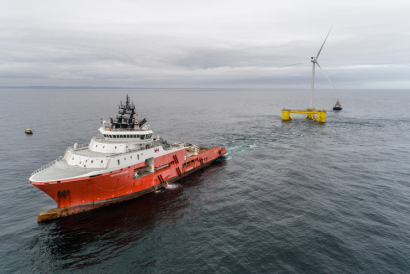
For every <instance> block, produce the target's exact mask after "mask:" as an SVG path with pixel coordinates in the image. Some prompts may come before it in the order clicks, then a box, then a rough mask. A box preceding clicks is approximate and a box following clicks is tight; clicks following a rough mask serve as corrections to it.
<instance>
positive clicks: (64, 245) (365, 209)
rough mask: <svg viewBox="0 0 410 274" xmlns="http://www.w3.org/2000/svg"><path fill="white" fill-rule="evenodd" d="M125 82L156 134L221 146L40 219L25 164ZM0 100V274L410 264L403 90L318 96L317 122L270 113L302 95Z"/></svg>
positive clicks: (32, 94)
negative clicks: (169, 173) (107, 197)
mask: <svg viewBox="0 0 410 274" xmlns="http://www.w3.org/2000/svg"><path fill="white" fill-rule="evenodd" d="M127 93H128V94H129V95H130V96H131V99H132V100H133V101H134V103H135V104H136V107H137V111H138V113H139V114H140V115H142V116H139V117H140V118H142V117H146V118H147V119H148V124H150V125H151V128H152V129H153V130H154V132H155V134H159V135H161V136H162V137H163V138H164V139H166V140H168V141H169V142H178V141H186V142H192V143H194V144H198V145H201V146H205V147H211V146H216V145H222V146H225V147H226V148H227V150H228V153H227V154H226V156H224V157H222V158H221V159H219V160H218V161H217V162H215V163H214V164H212V165H211V166H209V167H207V168H205V169H203V170H201V171H198V172H197V173H195V174H193V175H190V176H188V177H186V178H184V179H182V180H180V181H178V182H177V183H174V184H172V185H170V186H168V187H167V188H165V189H162V190H159V191H156V192H155V193H152V194H148V195H146V196H143V197H141V198H137V199H135V200H132V201H129V202H124V203H121V204H117V205H114V206H110V207H107V208H102V209H99V210H95V211H91V212H87V213H83V214H78V215H74V216H70V217H67V218H62V219H58V220H55V221H52V222H49V223H42V224H38V223H37V221H36V219H37V215H38V214H39V213H40V212H41V211H43V210H46V209H50V208H54V207H55V206H56V204H55V202H54V201H53V200H52V199H51V198H49V197H48V196H47V195H46V194H44V193H43V192H41V191H40V190H38V189H37V188H35V187H34V186H32V185H31V184H30V183H29V181H28V178H29V177H30V174H31V172H33V171H34V170H35V169H37V168H39V167H41V166H43V165H45V164H47V163H48V162H51V161H52V160H54V159H56V158H57V157H59V156H61V155H63V154H64V151H65V149H66V148H67V147H68V146H71V145H73V144H74V143H87V142H89V140H90V139H91V138H92V137H93V136H95V135H97V133H98V131H97V129H98V127H99V126H100V119H101V117H103V118H105V119H107V118H108V117H109V116H111V117H112V116H113V115H115V114H116V112H117V109H118V107H117V105H118V103H119V100H124V98H125V95H126V94H127ZM0 96H1V97H0V98H1V100H0V117H1V121H2V123H1V126H2V130H1V131H0V140H1V142H0V163H1V165H0V209H1V210H0V272H1V273H13V272H14V273H33V272H34V273H39V272H41V273H49V272H73V271H76V272H83V273H169V272H171V273H172V272H180V273H410V180H409V178H410V177H409V175H410V170H409V162H410V156H409V152H410V142H409V137H410V134H409V131H410V112H409V102H410V92H409V91H388V90H385V91H380V90H379V91H369V90H368V91H339V92H338V93H335V92H330V91H329V92H325V91H322V92H316V94H315V98H316V102H315V106H316V107H317V108H325V109H327V110H328V113H327V122H326V123H325V124H318V123H315V122H312V121H308V120H305V119H304V115H302V114H293V118H294V119H295V120H294V121H291V122H282V121H281V109H282V108H284V107H286V108H306V107H307V106H308V102H309V91H303V92H302V91H268V90H246V91H245V90H51V89H50V90H40V89H37V90H18V89H14V90H5V89H3V90H0ZM338 98H339V99H340V102H341V104H342V107H343V110H342V111H340V112H334V111H333V110H331V109H332V107H333V105H334V104H335V103H336V99H338ZM26 128H31V129H32V130H33V131H34V134H33V135H32V136H29V135H26V134H24V130H25V129H26Z"/></svg>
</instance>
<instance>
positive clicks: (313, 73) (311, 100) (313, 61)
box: [309, 28, 336, 109]
mask: <svg viewBox="0 0 410 274" xmlns="http://www.w3.org/2000/svg"><path fill="white" fill-rule="evenodd" d="M331 31H332V28H330V30H329V33H328V34H327V36H326V39H325V41H324V42H323V45H322V47H321V48H320V50H319V52H318V53H317V55H316V58H315V57H312V58H310V62H312V84H311V86H310V104H309V109H314V107H313V95H314V92H315V66H316V65H317V66H318V67H319V68H320V69H321V70H322V72H323V74H324V75H325V76H326V78H327V80H329V82H330V84H332V86H333V88H335V86H334V85H333V83H332V82H331V81H330V79H329V77H327V75H326V73H325V71H324V70H323V69H322V68H321V67H320V65H319V63H318V62H317V60H318V59H319V55H320V52H321V51H322V49H323V46H324V45H325V43H326V40H327V37H329V34H330V32H331ZM335 89H336V88H335Z"/></svg>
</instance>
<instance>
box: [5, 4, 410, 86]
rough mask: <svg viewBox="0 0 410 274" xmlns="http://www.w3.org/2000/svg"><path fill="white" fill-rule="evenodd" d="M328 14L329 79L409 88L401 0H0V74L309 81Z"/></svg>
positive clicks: (29, 78)
mask: <svg viewBox="0 0 410 274" xmlns="http://www.w3.org/2000/svg"><path fill="white" fill-rule="evenodd" d="M331 26H333V29H332V31H331V33H330V35H329V38H328V40H327V42H326V44H325V46H324V48H323V50H322V53H321V55H320V58H319V64H320V65H321V67H322V68H323V69H324V70H325V72H326V73H327V74H328V76H329V77H330V79H331V80H332V82H333V83H334V84H335V86H336V87H337V88H338V89H360V88H372V89H373V88H405V89H410V1H409V0H406V1H404V0H390V1H388V0H384V1H377V0H366V1H362V0H355V1H347V0H344V1H330V0H310V1H306V0H304V1H297V0H287V1H273V0H269V1H258V0H253V1H244V0H234V1H223V0H218V1H213V0H206V1H202V0H201V1H196V0H187V1H179V0H171V1H170V0H167V1H157V0H134V1H118V0H116V1H112V0H111V1H102V0H98V1H84V0H82V1H77V0H70V1H61V0H60V1H56V0H51V1H41V0H37V1H33V0H27V1H20V0H13V1H2V5H1V9H0V35H1V43H0V86H28V85H31V86H33V85H37V86H38V85H41V86H55V85H58V86H117V87H150V88H154V87H173V88H175V87H186V88H188V87H196V88H201V87H205V88H207V87H222V88H237V87H243V88H252V87H254V88H256V87H259V88H307V89H309V88H310V79H311V70H312V68H311V64H310V63H309V61H310V57H311V56H316V54H317V52H318V51H319V49H320V47H321V45H322V43H323V41H324V39H325V37H326V35H327V33H328V32H329V29H330V28H331ZM299 62H306V64H305V65H300V66H293V67H285V68H283V66H285V65H288V64H292V63H299ZM316 86H317V87H319V88H332V87H331V85H330V84H329V83H328V82H327V79H326V78H325V76H324V75H323V74H322V73H321V72H320V71H318V70H316Z"/></svg>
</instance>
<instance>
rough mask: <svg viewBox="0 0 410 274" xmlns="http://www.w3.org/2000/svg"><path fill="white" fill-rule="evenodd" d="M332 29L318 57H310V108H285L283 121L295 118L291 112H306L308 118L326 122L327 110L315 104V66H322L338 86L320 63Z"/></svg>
mask: <svg viewBox="0 0 410 274" xmlns="http://www.w3.org/2000/svg"><path fill="white" fill-rule="evenodd" d="M331 31H332V28H330V30H329V33H328V34H327V36H326V39H325V41H324V42H323V44H322V46H321V47H320V50H319V52H318V53H317V55H316V57H311V59H310V62H312V84H311V86H310V104H309V108H308V109H306V110H291V109H283V110H282V120H283V121H289V120H293V118H292V117H291V116H290V114H291V113H304V114H307V115H306V119H312V120H314V121H315V120H317V121H318V122H321V123H324V122H326V111H325V110H318V111H316V109H315V108H314V106H313V95H314V91H315V67H316V65H317V66H318V67H319V68H320V70H321V71H322V72H323V74H324V75H325V76H326V78H327V80H328V81H329V82H330V84H331V85H332V86H333V88H334V89H336V87H335V86H334V85H333V83H332V81H330V79H329V77H328V76H327V75H326V73H325V71H324V70H323V69H322V67H321V66H320V65H319V63H318V60H319V56H320V53H321V52H322V49H323V46H324V45H325V43H326V40H327V38H328V37H329V34H330V32H331ZM299 64H303V63H297V64H291V65H287V66H284V67H289V66H295V65H299ZM315 115H317V117H316V118H315Z"/></svg>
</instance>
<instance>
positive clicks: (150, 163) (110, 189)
mask: <svg viewBox="0 0 410 274" xmlns="http://www.w3.org/2000/svg"><path fill="white" fill-rule="evenodd" d="M134 115H135V105H134V104H133V103H132V102H130V99H129V97H128V95H127V97H126V101H125V104H123V103H122V102H121V104H120V105H119V114H118V115H117V116H116V118H110V121H102V126H101V127H100V128H99V131H100V133H101V136H99V137H93V138H92V139H91V141H90V143H89V144H86V145H78V144H74V146H73V147H69V148H67V150H66V152H65V154H64V156H63V157H60V158H59V159H57V160H55V161H53V162H51V163H50V164H48V165H46V166H44V167H42V168H40V169H38V170H36V171H34V172H33V173H32V175H31V177H30V179H29V180H30V183H31V184H33V185H34V186H35V187H37V188H39V189H40V190H42V191H43V192H44V193H46V194H47V195H49V196H50V197H51V198H53V199H54V200H55V201H56V202H57V208H54V209H49V210H45V211H43V212H41V213H40V214H39V215H38V218H37V221H38V222H44V221H48V220H52V219H56V218H60V217H64V216H68V215H72V214H76V213H80V212H83V211H87V210H91V209H95V208H99V207H102V206H107V205H110V204H113V203H118V202H121V201H125V200H129V199H133V198H136V197H138V196H141V195H143V194H146V193H149V192H152V191H155V190H156V189H158V188H162V187H165V186H167V185H168V184H170V183H172V182H174V181H176V180H178V179H180V178H182V177H184V176H187V175H189V174H191V173H193V172H195V171H197V170H199V169H201V168H203V167H205V166H207V165H209V164H210V163H212V162H213V161H214V160H216V159H217V158H219V157H221V156H222V155H224V154H225V153H226V149H225V148H224V147H219V146H217V147H213V148H204V147H199V146H196V145H193V144H190V143H184V142H182V143H173V144H170V143H168V142H167V141H165V140H163V139H162V138H161V137H160V136H156V137H154V136H153V131H152V130H151V129H150V126H149V125H146V122H147V120H146V119H142V120H140V121H138V120H137V119H136V118H135V117H134Z"/></svg>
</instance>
